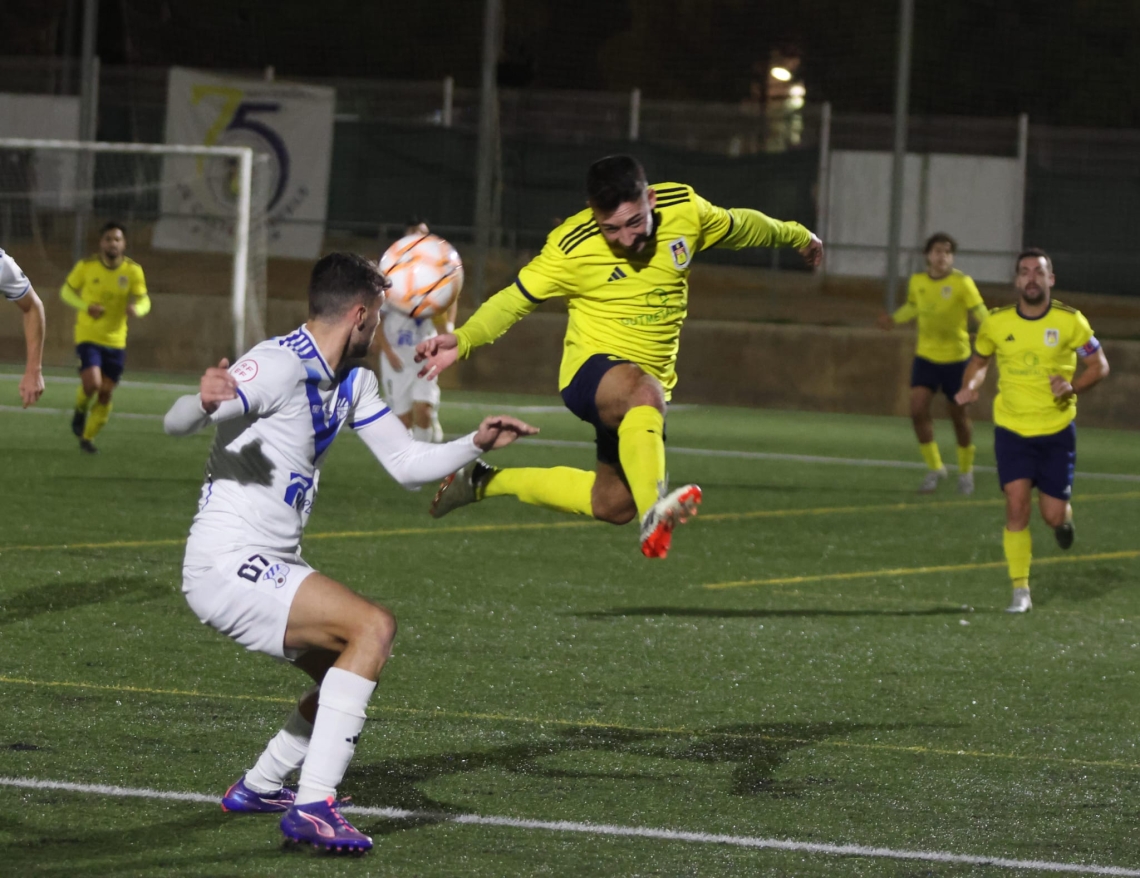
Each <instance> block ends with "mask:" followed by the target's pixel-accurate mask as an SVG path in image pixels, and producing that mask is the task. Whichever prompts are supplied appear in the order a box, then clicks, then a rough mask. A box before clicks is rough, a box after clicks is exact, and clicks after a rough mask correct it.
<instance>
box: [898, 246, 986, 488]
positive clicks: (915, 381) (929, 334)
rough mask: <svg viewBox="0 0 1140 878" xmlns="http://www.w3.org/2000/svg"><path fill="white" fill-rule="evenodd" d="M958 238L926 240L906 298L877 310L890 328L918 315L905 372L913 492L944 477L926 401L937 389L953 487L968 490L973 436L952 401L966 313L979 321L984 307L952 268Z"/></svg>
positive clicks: (958, 383) (964, 347)
mask: <svg viewBox="0 0 1140 878" xmlns="http://www.w3.org/2000/svg"><path fill="white" fill-rule="evenodd" d="M957 250H958V243H957V242H956V241H955V240H954V239H953V238H951V237H950V236H949V235H948V234H946V233H945V232H937V233H935V234H933V235H931V236H930V238H929V239H927V241H926V246H925V248H924V249H923V253H925V254H926V271H925V272H919V273H918V274H914V275H911V278H910V284H909V285H908V286H907V293H906V302H905V303H904V304H903V306H902V307H901V308H899V309H898V310H897V311H895V313H894V314H885V313H884V314H882V315H880V316H879V326H880V327H882V328H883V329H888V330H889V329H891V328H893V327H894V326H895V325H897V324H900V323H909V322H910V321H911V320H914V319H915V318H917V319H918V349H917V350H916V351H915V356H914V365H913V366H912V367H911V372H910V417H911V420H912V421H913V422H914V434H915V436H917V437H918V448H919V451H921V452H922V459H923V460H925V461H926V465H927V467H928V471H927V473H926V476H925V477H924V478H923V480H922V485H921V486H919V489H918V490H919V493H921V494H929V493H932V492H933V491H934V490H935V489H936V488H937V487H938V483H939V481H941V480H942V479H944V478H945V477H946V467H945V466H943V465H942V455H941V454H939V452H938V443H937V442H935V441H934V419H933V418H932V417H931V414H930V404H931V401H932V400H933V399H934V394H935V393H937V392H938V391H939V390H941V391H942V393H943V394H945V396H946V400H947V403H948V404H949V410H950V420H951V421H952V422H953V424H954V436H955V438H956V439H957V442H958V492H959V493H961V494H972V493H973V491H974V439H973V428H972V425H971V424H970V415H969V413H968V412H967V411H966V409H965V408H964V407H963V406H960V405H958V403H956V402H955V401H954V395H955V394H956V393H957V392H958V391H959V390H960V389H961V387H962V374H963V373H964V372H965V371H966V364H967V363H968V362H969V361H970V334H969V331H968V330H969V318H970V317H971V316H972V317H973V318H974V320H975V321H976V322H977V323H978V324H979V325H980V324H981V323H982V321H984V320H985V319H986V315H987V314H988V313H989V312H988V311H987V310H986V306H985V304H984V303H983V302H982V296H981V294H980V293H979V292H978V288H977V286H976V285H975V284H974V281H973V279H972V278H971V277H970V276H969V275H968V274H963V273H962V272H960V271H958V270H957V269H956V268H954V254H955V253H956V252H957Z"/></svg>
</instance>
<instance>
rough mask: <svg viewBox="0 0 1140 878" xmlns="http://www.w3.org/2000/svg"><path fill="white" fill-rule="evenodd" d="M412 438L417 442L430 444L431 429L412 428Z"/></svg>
mask: <svg viewBox="0 0 1140 878" xmlns="http://www.w3.org/2000/svg"><path fill="white" fill-rule="evenodd" d="M412 438H413V439H415V440H416V441H417V442H431V427H412Z"/></svg>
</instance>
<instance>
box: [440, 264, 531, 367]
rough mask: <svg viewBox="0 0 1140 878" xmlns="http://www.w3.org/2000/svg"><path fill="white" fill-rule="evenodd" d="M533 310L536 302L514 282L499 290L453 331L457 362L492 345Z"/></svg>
mask: <svg viewBox="0 0 1140 878" xmlns="http://www.w3.org/2000/svg"><path fill="white" fill-rule="evenodd" d="M536 307H538V300H537V299H531V298H528V297H527V296H526V295H524V294H523V293H522V291H521V288H520V287H519V285H518V282H517V281H516V282H515V283H513V284H511V285H510V286H509V287H507V288H506V289H503V290H499V292H497V293H495V295H493V296H491V298H489V299H488V300H487V301H486V302H484V303H483V304H482V305H480V306H479V308H478V310H477V311H476V312H475V313H474V314H472V315H471V317H470V318H469V319H468V321H467V322H466V323H464V324H463V325H462V326H461V327H459V329H457V330H455V338H456V341H458V342H459V358H460V359H461V360H465V359H467V358H468V357H469V356H470V355H471V351H472V350H473V349H474V348H477V347H480V346H482V345H485V344H492V343H493V342H494V341H495V339H497V338H498V337H499V336H501V335H502V334H503V333H504V332H506V331H507V330H508V329H510V328H511V327H512V326H514V325H515V324H516V323H518V322H519V321H520V320H522V319H523V318H524V317H526V315H527V314H529V313H530V312H531V311H533V310H534V309H535V308H536Z"/></svg>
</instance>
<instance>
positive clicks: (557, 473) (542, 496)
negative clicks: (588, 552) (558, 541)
mask: <svg viewBox="0 0 1140 878" xmlns="http://www.w3.org/2000/svg"><path fill="white" fill-rule="evenodd" d="M593 488H594V474H593V473H591V472H587V471H586V470H582V469H574V468H573V467H569V466H555V467H550V468H549V469H540V468H538V467H508V468H507V469H501V470H499V471H498V472H497V473H495V475H493V476H492V477H491V480H490V481H489V482H487V487H486V488H485V489H484V492H483V496H484V497H485V498H486V497H505V496H508V495H509V496H513V497H518V498H519V499H520V500H522V502H523V503H530V504H531V505H533V506H545V507H546V508H547V509H557V510H558V511H559V512H571V513H574V514H577V515H593V514H594V505H593V503H591V502H590V492H591V491H592V490H593Z"/></svg>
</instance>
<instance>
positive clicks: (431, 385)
mask: <svg viewBox="0 0 1140 878" xmlns="http://www.w3.org/2000/svg"><path fill="white" fill-rule="evenodd" d="M412 355H413V356H414V355H415V352H414V351H413V354H412ZM422 368H423V364H422V363H417V362H416V361H415V360H414V359H408V360H405V361H404V368H403V370H402V371H400V372H397V371H396V370H395V369H393V368H392V366H391V364H390V363H389V362H388V358H387V357H386V356H384V355H383V354H381V355H380V380H381V382H382V383H383V388H384V392H383V394H382V395H383V397H384V401H385V402H386V403H388V407H389V408H391V409H392V411H393V412H395V413H396V414H397V415H406V414H407V413H408V412H410V411H411V410H412V404H413V403H417V402H426V403H427V404H428V405H430V406H431V407H432V408H439V382H438V381H437V380H436V379H435V378H432V379H430V380H429V379H427V378H420V377H419V375H418V374H417V373H418V372H419V371H420V369H422Z"/></svg>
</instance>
